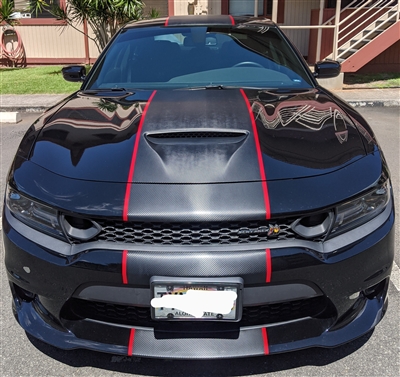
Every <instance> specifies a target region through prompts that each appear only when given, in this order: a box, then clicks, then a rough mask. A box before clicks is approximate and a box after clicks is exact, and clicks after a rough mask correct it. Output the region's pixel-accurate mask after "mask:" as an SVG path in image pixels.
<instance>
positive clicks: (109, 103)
mask: <svg viewBox="0 0 400 377" xmlns="http://www.w3.org/2000/svg"><path fill="white" fill-rule="evenodd" d="M363 156H365V148H364V144H363V141H362V139H361V136H360V134H359V132H358V130H357V128H356V126H355V125H354V123H353V122H352V121H351V119H350V118H349V117H348V116H347V115H346V112H345V111H344V110H342V109H341V108H340V107H339V106H338V104H336V103H335V102H333V100H332V98H331V97H329V96H328V95H326V94H324V93H323V92H321V91H318V90H317V89H312V90H308V91H297V92H289V91H287V92H278V91H267V90H262V91H260V90H240V89H217V88H215V89H213V88H207V89H206V88H198V89H186V90H159V91H157V92H156V91H137V92H135V93H128V92H123V91H110V92H108V93H106V92H104V91H103V92H94V91H93V92H79V93H77V94H76V95H74V96H72V97H70V98H69V100H68V101H66V102H65V104H64V105H63V106H61V107H60V108H59V109H58V110H57V111H56V112H55V113H54V114H53V116H51V117H50V119H49V120H47V122H46V123H45V125H44V127H43V128H42V129H41V131H40V133H39V134H38V136H37V139H36V143H35V144H34V146H33V148H32V151H31V155H30V160H31V162H33V163H34V164H36V165H39V166H41V167H43V168H44V169H46V170H48V171H50V172H53V173H56V174H58V175H61V176H64V177H67V178H73V179H81V180H87V181H97V182H99V181H103V182H114V183H118V182H121V183H125V182H133V183H166V184H181V183H182V184H183V183H187V184H194V183H233V182H255V181H260V180H262V179H264V177H265V179H266V180H268V181H274V180H282V179H294V178H301V177H303V178H304V177H313V176H318V175H321V174H327V173H329V172H333V171H335V170H338V169H341V168H343V167H345V166H347V165H349V164H351V163H353V162H355V161H356V160H358V159H360V158H362V157H363Z"/></svg>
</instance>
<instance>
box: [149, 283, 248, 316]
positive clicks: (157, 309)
mask: <svg viewBox="0 0 400 377" xmlns="http://www.w3.org/2000/svg"><path fill="white" fill-rule="evenodd" d="M161 279H162V278H161ZM164 279H167V278H164ZM242 288H243V281H242V279H240V278H237V279H230V280H226V279H214V280H212V281H210V280H209V279H196V280H189V279H184V280H183V279H180V278H175V279H171V278H168V280H160V278H153V279H152V281H151V290H152V294H153V298H152V300H151V314H152V318H153V319H155V320H164V321H174V320H175V321H176V320H180V321H182V320H201V321H232V322H235V321H240V319H241V315H242V310H241V293H242Z"/></svg>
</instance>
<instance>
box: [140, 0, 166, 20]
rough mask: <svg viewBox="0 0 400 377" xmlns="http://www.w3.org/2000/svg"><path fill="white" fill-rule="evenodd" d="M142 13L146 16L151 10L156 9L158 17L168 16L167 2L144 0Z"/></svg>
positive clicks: (164, 0) (162, 0)
mask: <svg viewBox="0 0 400 377" xmlns="http://www.w3.org/2000/svg"><path fill="white" fill-rule="evenodd" d="M144 3H145V5H146V6H145V8H144V13H145V14H148V12H150V10H151V9H152V8H154V9H156V10H157V11H158V12H159V14H160V17H167V16H168V0H145V1H144Z"/></svg>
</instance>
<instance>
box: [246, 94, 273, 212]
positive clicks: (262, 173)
mask: <svg viewBox="0 0 400 377" xmlns="http://www.w3.org/2000/svg"><path fill="white" fill-rule="evenodd" d="M240 92H241V93H242V96H243V98H244V100H245V102H246V106H247V110H248V111H249V115H250V119H251V126H252V128H253V135H254V141H255V143H256V150H257V158H258V165H259V167H260V176H261V185H262V190H263V195H264V204H265V217H266V219H267V220H269V219H270V218H271V207H270V203H269V195H268V186H267V178H266V176H265V168H264V162H263V159H262V152H261V147H260V141H259V138H258V131H257V126H256V120H255V119H254V114H253V110H252V108H251V105H250V102H249V99H248V98H247V96H246V93H245V92H244V90H243V89H240Z"/></svg>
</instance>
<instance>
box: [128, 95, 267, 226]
mask: <svg viewBox="0 0 400 377" xmlns="http://www.w3.org/2000/svg"><path fill="white" fill-rule="evenodd" d="M188 129H191V130H222V131H224V130H233V131H236V132H239V131H242V132H243V133H244V134H245V135H247V137H246V138H245V139H244V140H243V141H242V142H240V143H236V144H235V143H233V144H229V143H227V144H224V143H221V144H219V143H208V142H207V140H206V141H205V142H204V140H203V142H202V143H200V144H198V143H196V141H194V142H193V140H195V139H192V140H190V139H188V140H184V138H183V140H182V141H181V139H179V140H178V143H177V144H176V143H175V144H168V142H167V143H166V144H165V143H164V144H157V140H156V141H155V143H154V139H153V141H152V140H150V139H149V138H148V135H150V134H152V133H153V134H154V133H156V132H161V131H162V132H165V131H177V132H179V131H187V130H188ZM252 132H253V131H252V124H251V119H250V117H249V111H248V108H247V105H246V102H245V100H244V98H243V96H242V94H241V92H240V90H239V89H238V90H236V89H235V90H209V89H208V90H174V91H170V90H168V91H161V90H160V91H157V94H156V96H155V97H154V99H153V100H152V102H151V106H149V108H148V112H147V114H146V120H145V122H144V124H143V129H142V131H141V135H140V137H141V140H140V144H139V145H140V147H139V149H138V152H137V159H136V166H135V176H134V179H133V184H132V185H131V192H130V200H129V209H128V213H127V215H128V217H129V220H136V221H154V220H155V219H158V220H159V221H229V220H232V219H235V220H246V219H249V218H251V219H265V205H264V197H263V191H262V186H261V185H260V170H259V163H258V158H257V151H256V146H255V143H254V137H253V134H252ZM138 183H140V184H138Z"/></svg>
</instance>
